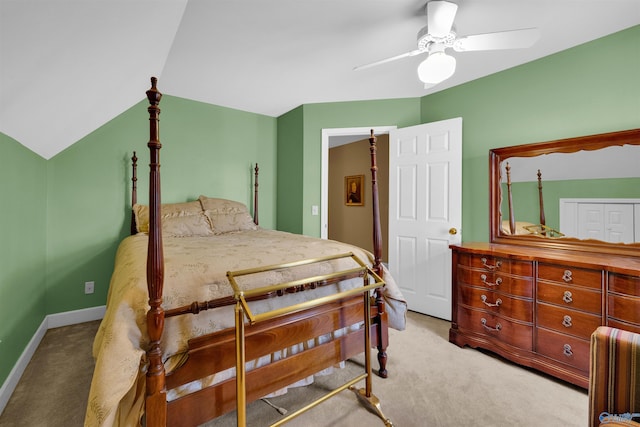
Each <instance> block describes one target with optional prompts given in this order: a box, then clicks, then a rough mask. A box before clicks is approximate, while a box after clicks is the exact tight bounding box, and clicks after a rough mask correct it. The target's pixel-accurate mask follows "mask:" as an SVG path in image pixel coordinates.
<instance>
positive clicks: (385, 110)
mask: <svg viewBox="0 0 640 427" xmlns="http://www.w3.org/2000/svg"><path fill="white" fill-rule="evenodd" d="M419 123H420V99H418V98H403V99H387V100H374V101H350V102H333V103H322V104H311V105H304V106H303V107H302V108H298V109H296V110H295V114H294V115H292V114H291V113H289V114H286V115H284V116H281V117H280V118H279V120H278V156H279V157H278V159H279V160H278V166H279V169H278V200H279V206H278V229H281V230H287V231H292V232H296V233H302V234H307V235H309V236H316V237H318V236H320V216H319V215H312V214H311V206H313V205H317V206H320V199H321V194H320V187H321V156H322V129H330V128H350V127H365V126H392V125H397V126H398V127H406V126H411V125H416V124H419ZM291 129H295V131H292V130H291ZM374 130H375V129H374ZM296 144H297V148H295V149H291V147H292V146H294V145H296ZM300 144H301V146H302V151H300ZM288 150H291V152H287V154H281V153H282V152H284V151H288ZM364 155H367V153H364ZM285 156H286V157H287V162H286V163H284V162H282V161H281V159H282V158H284V157H285ZM285 165H286V166H285ZM291 182H296V185H297V186H298V185H302V189H301V190H300V191H295V192H293V193H289V192H288V191H287V190H288V189H289V187H287V186H285V183H291ZM288 185H291V184H288ZM296 190H298V189H296ZM281 207H283V208H284V207H286V209H285V210H281V209H280V208H281ZM380 208H381V209H385V208H386V207H384V206H381V207H380Z"/></svg>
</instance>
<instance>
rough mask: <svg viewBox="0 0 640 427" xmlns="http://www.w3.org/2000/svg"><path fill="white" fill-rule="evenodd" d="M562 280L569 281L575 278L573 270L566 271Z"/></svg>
mask: <svg viewBox="0 0 640 427" xmlns="http://www.w3.org/2000/svg"><path fill="white" fill-rule="evenodd" d="M562 280H564V281H565V282H567V283H568V282H570V281H572V280H573V277H572V273H571V270H565V271H564V274H563V275H562Z"/></svg>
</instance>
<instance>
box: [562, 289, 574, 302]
mask: <svg viewBox="0 0 640 427" xmlns="http://www.w3.org/2000/svg"><path fill="white" fill-rule="evenodd" d="M562 301H564V302H566V303H567V304H569V303H572V302H573V295H572V294H571V292H570V291H564V295H562Z"/></svg>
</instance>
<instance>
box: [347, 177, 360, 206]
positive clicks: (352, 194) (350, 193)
mask: <svg viewBox="0 0 640 427" xmlns="http://www.w3.org/2000/svg"><path fill="white" fill-rule="evenodd" d="M344 201H345V205H347V206H364V175H352V176H345V177H344Z"/></svg>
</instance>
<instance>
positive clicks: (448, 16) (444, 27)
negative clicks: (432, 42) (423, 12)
mask: <svg viewBox="0 0 640 427" xmlns="http://www.w3.org/2000/svg"><path fill="white" fill-rule="evenodd" d="M457 11H458V5H457V4H455V3H451V2H448V1H430V2H429V3H427V28H428V30H429V34H431V35H432V36H434V37H444V36H446V35H447V34H449V32H450V31H451V27H452V26H453V20H454V18H455V17H456V12H457Z"/></svg>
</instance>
